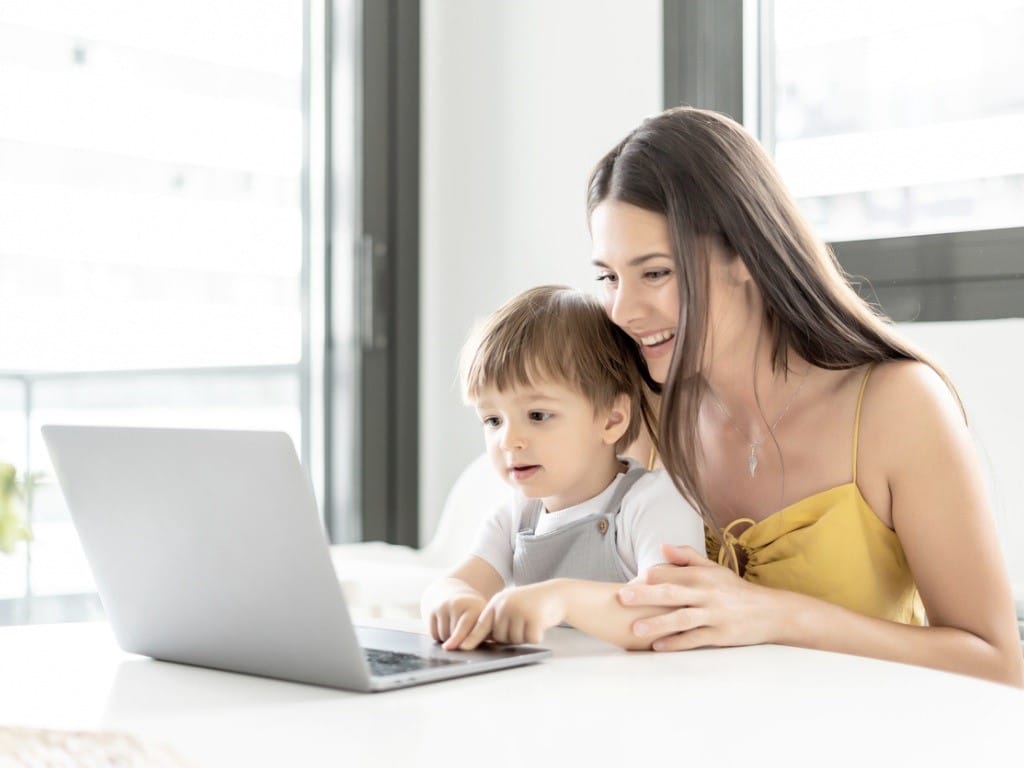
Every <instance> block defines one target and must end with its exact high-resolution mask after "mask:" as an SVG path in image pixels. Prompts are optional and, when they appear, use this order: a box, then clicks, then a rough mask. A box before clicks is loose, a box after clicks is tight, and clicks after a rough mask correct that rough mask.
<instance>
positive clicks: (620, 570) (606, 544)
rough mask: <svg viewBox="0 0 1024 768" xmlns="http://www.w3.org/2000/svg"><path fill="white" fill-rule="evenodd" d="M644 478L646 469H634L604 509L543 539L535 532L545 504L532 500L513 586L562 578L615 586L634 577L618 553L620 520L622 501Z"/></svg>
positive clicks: (522, 528)
mask: <svg viewBox="0 0 1024 768" xmlns="http://www.w3.org/2000/svg"><path fill="white" fill-rule="evenodd" d="M645 474H647V470H646V469H644V468H643V467H633V468H632V469H630V470H629V471H628V472H626V474H625V475H624V476H623V477H622V479H620V480H619V482H618V485H616V486H615V492H614V493H613V494H612V497H611V498H610V499H609V500H608V504H607V505H606V506H605V508H604V509H603V510H601V511H600V512H595V513H594V514H592V515H588V516H587V517H584V518H582V519H580V520H576V521H575V522H572V523H569V524H568V525H566V526H565V527H564V528H559V529H558V530H555V531H551V532H549V533H544V534H541V535H540V536H536V535H534V533H533V532H534V531H535V530H536V528H537V521H538V520H539V519H540V516H541V515H542V514H544V505H543V504H542V503H541V501H540V499H531V500H530V502H529V503H528V505H527V507H526V509H524V510H523V515H522V518H521V519H520V522H519V531H518V533H517V534H516V546H515V552H514V554H513V555H512V583H513V584H515V585H516V586H517V587H521V586H523V585H525V584H536V583H537V582H540V581H547V580H548V579H557V578H570V579H586V580H587V581H612V582H618V581H629V580H630V579H631V578H633V577H634V576H635V575H636V574H633V573H629V572H628V571H627V570H626V567H625V565H624V564H623V563H622V560H621V558H620V557H619V553H618V550H617V548H616V528H615V518H616V516H617V515H618V514H619V509H620V507H621V506H622V499H623V497H624V496H625V495H626V494H627V493H628V492H629V489H630V488H632V487H633V484H634V483H635V482H636V481H637V480H639V479H640V478H641V477H643V476H644V475H645Z"/></svg>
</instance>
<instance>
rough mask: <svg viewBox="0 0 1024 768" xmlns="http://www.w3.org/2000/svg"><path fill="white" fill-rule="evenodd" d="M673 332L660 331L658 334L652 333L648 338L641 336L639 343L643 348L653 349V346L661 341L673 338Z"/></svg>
mask: <svg viewBox="0 0 1024 768" xmlns="http://www.w3.org/2000/svg"><path fill="white" fill-rule="evenodd" d="M675 335H676V334H675V332H674V331H661V332H660V333H652V334H651V335H650V336H641V337H640V343H641V344H643V345H644V346H645V347H653V346H654V345H655V344H661V343H662V342H663V341H668V340H669V339H671V338H672V337H673V336H675Z"/></svg>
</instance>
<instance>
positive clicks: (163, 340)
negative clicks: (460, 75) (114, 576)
mask: <svg viewBox="0 0 1024 768" xmlns="http://www.w3.org/2000/svg"><path fill="white" fill-rule="evenodd" d="M303 14H304V9H303V4H302V3H296V2H291V0H279V1H278V2H264V3H261V4H260V5H259V7H258V9H254V8H253V7H252V6H251V5H250V4H249V3H243V2H238V1H237V0H189V1H187V2H186V1H182V0H177V1H176V2H159V1H158V0H149V1H148V2H138V1H135V2H119V1H117V0H102V1H94V2H91V3H74V2H58V1H57V0H47V1H45V2H34V3H18V4H5V5H4V6H3V9H2V10H0V103H2V104H3V105H4V110H3V112H4V117H3V120H0V169H3V170H2V172H0V461H7V462H11V463H14V464H16V465H17V466H18V468H19V470H21V471H43V472H46V473H49V474H50V476H51V479H52V473H51V472H50V467H49V459H48V456H47V454H46V451H45V447H44V446H43V444H42V441H41V439H40V436H39V426H40V425H42V424H45V423H100V424H123V425H156V426H161V425H173V426H194V427H245V428H266V429H279V430H283V431H285V432H287V433H288V434H289V435H291V436H292V438H293V439H294V440H295V442H296V445H297V446H298V447H299V448H300V451H301V450H302V449H303V446H304V445H305V442H304V441H305V439H306V435H305V434H304V415H305V413H306V412H307V410H308V407H309V403H308V397H307V395H306V394H305V392H306V388H305V386H304V376H305V371H306V369H307V362H308V361H307V352H306V349H307V340H306V336H305V330H304V329H305V327H306V325H307V323H306V314H307V312H308V306H307V305H306V304H305V303H304V301H303V276H304V270H305V269H306V267H305V259H304V230H303V221H304V218H303V217H304V210H303V186H302V184H303V178H304V167H303V162H304V159H303V158H304V148H305V143H304V141H305V138H304V135H305V134H304V131H305V129H304V120H305V113H304V99H303V87H304V48H303V45H304V43H303V41H304V15H303ZM302 452H303V453H305V452H306V451H302ZM29 514H30V521H31V527H32V530H33V534H34V538H33V540H32V541H31V543H30V544H29V545H28V546H27V547H20V548H19V552H18V554H17V555H16V556H15V557H7V556H2V555H0V597H8V598H10V597H20V596H23V595H33V596H46V595H64V594H72V593H88V592H91V591H92V590H93V584H92V580H91V577H90V573H89V569H88V567H87V565H86V563H85V561H84V558H83V556H82V552H81V550H80V547H79V545H78V541H77V537H76V536H75V533H74V529H73V526H72V525H71V523H70V520H69V518H68V515H67V511H66V510H65V508H64V505H63V501H62V499H61V496H60V493H59V490H58V489H57V488H56V486H55V485H54V484H53V483H52V482H51V483H49V484H46V485H44V486H42V487H41V488H40V489H39V490H38V492H37V493H36V494H35V496H34V498H33V503H32V505H31V509H30V511H29Z"/></svg>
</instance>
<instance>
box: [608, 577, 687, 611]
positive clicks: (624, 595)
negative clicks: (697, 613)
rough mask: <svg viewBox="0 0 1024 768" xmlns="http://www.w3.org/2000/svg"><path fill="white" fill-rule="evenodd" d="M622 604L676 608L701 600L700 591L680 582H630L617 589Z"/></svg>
mask: <svg viewBox="0 0 1024 768" xmlns="http://www.w3.org/2000/svg"><path fill="white" fill-rule="evenodd" d="M619 602H620V603H622V604H623V605H662V606H668V607H674V608H678V607H680V606H688V605H696V604H698V603H699V602H701V593H700V591H699V590H697V589H694V588H693V587H690V586H686V585H682V584H664V583H663V584H630V585H629V586H628V587H623V588H622V589H620V590H619Z"/></svg>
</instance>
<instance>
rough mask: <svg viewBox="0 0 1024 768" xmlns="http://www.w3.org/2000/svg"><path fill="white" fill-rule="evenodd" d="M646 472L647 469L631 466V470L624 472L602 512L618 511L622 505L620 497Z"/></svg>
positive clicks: (613, 512)
mask: <svg viewBox="0 0 1024 768" xmlns="http://www.w3.org/2000/svg"><path fill="white" fill-rule="evenodd" d="M646 474H647V470H646V469H644V468H643V467H633V468H632V469H631V470H629V471H628V472H626V474H625V476H623V478H622V479H621V480H619V484H618V485H616V486H615V492H614V493H613V494H612V496H611V498H610V499H608V505H607V506H606V507H605V508H604V513H605V514H608V513H609V512H610V513H612V514H615V513H617V512H618V511H619V507H621V506H622V499H623V497H625V495H626V494H627V493H629V489H630V488H632V487H633V485H634V484H635V483H636V481H637V480H639V479H640V478H641V477H643V476H644V475H646Z"/></svg>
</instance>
